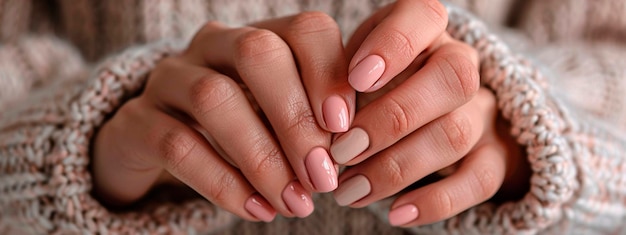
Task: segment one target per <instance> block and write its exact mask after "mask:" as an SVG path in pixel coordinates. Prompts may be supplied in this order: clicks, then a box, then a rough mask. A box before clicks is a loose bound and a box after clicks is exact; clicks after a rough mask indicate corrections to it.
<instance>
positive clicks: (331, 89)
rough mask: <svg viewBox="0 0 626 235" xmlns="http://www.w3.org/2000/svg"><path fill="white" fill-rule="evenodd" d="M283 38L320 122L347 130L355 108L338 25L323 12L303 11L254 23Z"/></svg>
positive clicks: (333, 129) (327, 128)
mask: <svg viewBox="0 0 626 235" xmlns="http://www.w3.org/2000/svg"><path fill="white" fill-rule="evenodd" d="M254 26H255V27H259V28H265V29H269V30H271V31H273V32H275V33H276V34H277V35H278V36H280V37H281V38H283V39H284V40H285V42H286V43H287V44H288V45H289V47H290V48H291V50H292V51H293V54H294V55H295V58H296V61H297V62H298V67H299V68H300V75H301V77H302V82H303V84H304V87H305V89H306V93H307V95H308V97H309V102H310V104H311V106H312V108H313V111H314V113H315V117H316V118H317V121H318V123H319V124H320V126H322V127H323V128H324V129H325V130H327V131H331V132H345V131H347V130H348V127H349V126H350V122H351V119H352V118H353V117H354V111H355V93H354V90H353V89H352V88H351V87H350V84H349V83H348V81H347V79H346V78H347V77H348V70H347V67H348V66H347V61H346V58H345V55H344V49H343V45H342V40H341V32H340V30H339V26H338V25H337V23H336V22H335V20H334V19H333V18H331V17H330V16H329V15H327V14H324V13H322V12H304V13H300V14H298V15H294V16H289V17H285V18H278V19H272V20H268V21H263V22H260V23H256V24H254Z"/></svg>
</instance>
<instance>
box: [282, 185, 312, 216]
mask: <svg viewBox="0 0 626 235" xmlns="http://www.w3.org/2000/svg"><path fill="white" fill-rule="evenodd" d="M282 196H283V200H284V201H285V204H287V207H288V208H289V210H290V211H291V212H292V213H293V214H294V215H295V216H298V217H300V218H304V217H307V216H309V215H310V214H311V213H313V210H314V209H315V208H314V205H313V199H312V198H311V195H310V193H309V192H307V191H306V190H305V189H304V187H302V184H300V182H298V181H293V182H291V183H289V184H288V185H287V187H285V189H284V190H283V193H282Z"/></svg>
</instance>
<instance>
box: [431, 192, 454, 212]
mask: <svg viewBox="0 0 626 235" xmlns="http://www.w3.org/2000/svg"><path fill="white" fill-rule="evenodd" d="M432 196H433V203H434V207H435V210H434V211H433V213H435V217H436V218H437V219H439V220H443V219H446V218H448V217H450V216H452V215H453V214H454V206H455V205H454V200H453V196H452V195H451V194H450V191H449V190H446V189H444V188H440V189H437V190H434V192H432Z"/></svg>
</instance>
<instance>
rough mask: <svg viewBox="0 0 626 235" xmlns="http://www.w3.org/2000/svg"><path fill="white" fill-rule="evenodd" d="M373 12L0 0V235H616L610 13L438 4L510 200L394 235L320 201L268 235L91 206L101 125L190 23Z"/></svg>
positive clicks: (172, 207)
mask: <svg viewBox="0 0 626 235" xmlns="http://www.w3.org/2000/svg"><path fill="white" fill-rule="evenodd" d="M383 2H385V1H382V0H346V1H332V0H308V1H297V2H296V1H288V0H275V1H271V0H242V1H231V0H213V1H211V0H208V1H203V0H184V1H174V0H171V1H170V0H150V1H147V0H145V1H143V0H127V1H87V0H85V1H74V0H50V1H36V0H0V234H15V233H27V234H90V233H97V232H99V233H125V234H126V233H130V234H135V233H175V234H206V233H217V234H259V233H269V234H286V233H294V234H367V233H374V234H404V233H409V234H414V233H415V234H624V233H626V225H624V221H626V154H625V153H626V134H625V133H626V99H625V98H623V97H622V96H621V95H622V94H625V93H626V60H624V59H623V58H622V57H621V56H622V55H626V15H625V14H623V13H624V12H626V3H625V2H624V1H621V0H607V1H593V0H563V1H561V0H531V1H524V0H516V1H515V0H457V1H452V3H451V4H450V5H448V11H449V15H450V16H449V18H450V22H449V25H448V32H450V34H451V35H453V37H455V38H457V39H460V40H462V41H464V42H466V43H468V44H469V45H471V46H473V47H474V48H476V49H477V51H478V52H479V55H480V61H481V69H480V76H481V82H482V84H483V86H487V87H489V88H490V89H492V90H493V92H494V93H495V95H496V97H497V100H498V109H499V112H500V113H501V114H502V115H503V116H504V117H505V119H507V120H508V121H509V122H510V123H511V126H512V127H511V131H510V134H511V135H512V136H514V137H515V138H516V140H517V142H518V143H519V144H520V145H521V146H523V147H524V148H525V150H526V156H527V159H528V162H529V163H530V166H531V170H532V176H531V178H529V179H528V181H529V182H530V190H529V191H528V192H527V193H526V194H525V196H524V197H523V198H521V199H520V200H517V201H509V202H504V203H499V204H494V203H491V202H485V203H483V204H481V205H478V206H476V207H473V208H471V209H469V210H467V211H465V212H463V213H461V214H460V215H458V216H455V217H453V218H450V219H448V220H445V221H442V222H439V223H436V224H432V225H427V226H420V227H414V228H410V229H399V228H393V227H390V226H389V225H388V223H387V222H386V221H387V220H386V218H385V215H386V213H387V210H388V205H389V202H390V201H389V200H385V201H382V202H379V203H375V204H374V205H372V206H369V207H367V208H363V209H350V208H345V207H339V206H337V205H336V203H335V202H334V201H333V200H332V197H330V196H329V195H328V194H321V195H319V196H317V197H316V210H315V212H314V213H313V214H312V215H311V216H309V217H307V218H305V219H288V218H282V217H278V218H276V219H275V221H274V222H272V223H268V224H265V223H252V222H246V221H242V220H240V219H238V218H236V217H235V216H234V215H232V214H230V213H228V212H226V211H224V210H222V209H220V208H218V207H216V206H214V205H212V204H211V203H210V202H208V201H206V200H204V199H202V198H200V197H198V196H196V195H194V194H191V195H189V196H188V197H182V199H181V196H180V195H171V193H169V192H170V191H168V190H166V189H163V190H155V192H153V193H152V194H151V195H149V196H147V197H146V199H145V200H143V201H142V202H140V203H138V204H137V205H135V206H133V207H132V208H128V209H127V210H122V211H114V210H110V209H108V208H106V207H103V206H102V205H101V204H100V203H99V202H98V200H97V199H95V198H94V197H93V196H92V195H91V190H92V181H91V180H92V178H91V175H90V170H89V167H90V166H89V163H90V150H91V148H92V146H91V140H92V139H93V137H94V136H95V133H97V131H98V128H99V127H100V126H101V125H102V124H103V123H104V122H106V121H107V119H108V118H110V116H111V115H112V114H113V113H114V112H115V111H116V109H117V108H119V107H120V106H121V105H122V104H123V103H124V102H125V101H126V100H127V99H129V98H130V97H133V96H135V95H137V93H138V92H139V91H140V90H141V89H142V86H143V85H144V84H145V82H146V78H147V74H148V73H149V72H150V71H151V69H152V68H154V66H155V64H156V63H157V62H158V61H159V60H161V59H163V58H165V57H167V56H170V55H173V54H176V53H179V52H180V51H181V50H182V49H183V48H184V47H185V44H186V43H187V42H188V40H189V39H190V38H191V36H192V35H193V34H194V33H195V31H196V30H197V29H199V27H200V26H201V25H202V24H203V22H206V21H207V20H211V19H216V20H220V21H222V22H225V23H227V24H229V25H232V26H237V25H243V24H246V23H247V22H251V21H255V20H260V19H264V18H267V17H275V16H282V15H287V14H293V13H296V12H300V11H303V10H320V11H324V12H326V13H328V14H330V15H331V16H333V17H334V18H335V19H336V20H337V22H338V23H339V25H340V27H341V29H342V32H343V34H344V36H345V37H346V38H347V37H348V36H349V35H350V33H351V32H352V30H354V29H355V27H356V26H358V25H359V24H360V22H361V21H362V20H363V19H365V17H367V16H368V15H369V14H371V13H372V12H373V11H374V10H375V9H376V8H377V7H378V6H380V5H381V4H383ZM463 8H465V10H463ZM468 11H469V12H472V13H473V14H474V15H476V17H474V16H472V15H471V14H470V13H468ZM172 198H175V199H177V200H172Z"/></svg>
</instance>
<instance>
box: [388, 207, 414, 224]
mask: <svg viewBox="0 0 626 235" xmlns="http://www.w3.org/2000/svg"><path fill="white" fill-rule="evenodd" d="M418 214H419V213H418V211H417V207H416V206H415V205H413V204H406V205H403V206H400V207H398V208H395V209H393V210H391V211H390V212H389V224H391V225H393V226H400V225H405V224H408V223H410V222H411V221H413V220H415V219H417V215H418Z"/></svg>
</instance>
